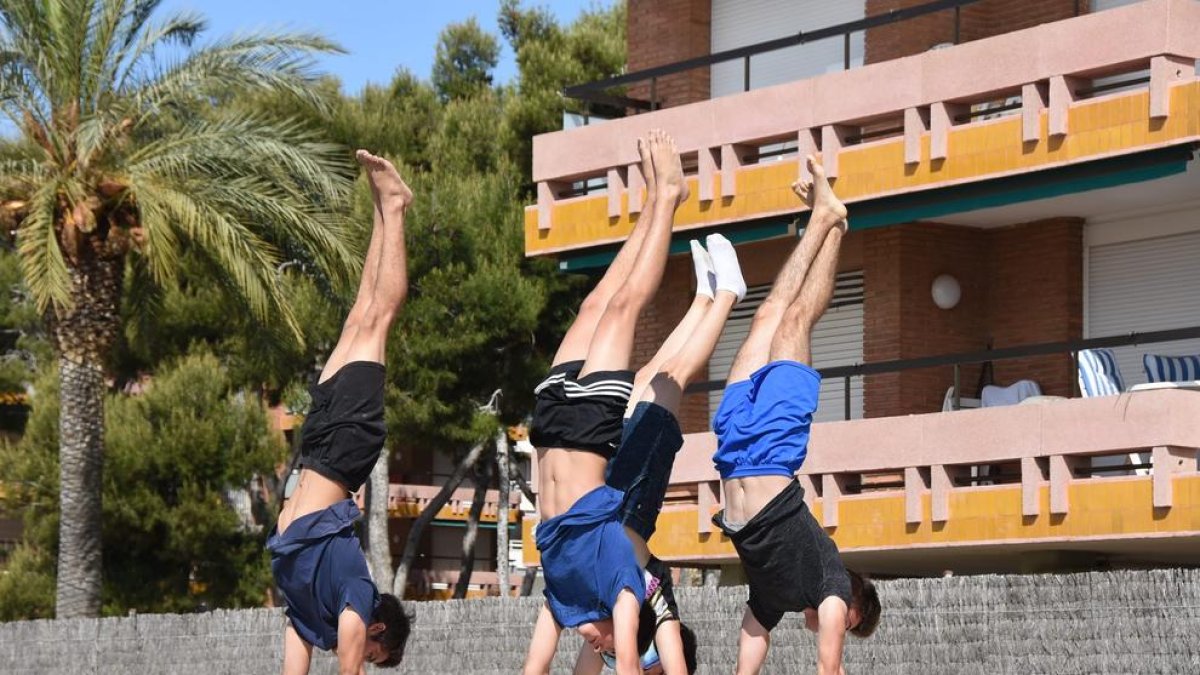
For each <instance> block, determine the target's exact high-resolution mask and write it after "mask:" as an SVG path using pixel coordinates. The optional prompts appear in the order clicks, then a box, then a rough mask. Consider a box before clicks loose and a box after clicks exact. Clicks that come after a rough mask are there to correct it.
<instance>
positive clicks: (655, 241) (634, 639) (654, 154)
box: [525, 132, 744, 674]
mask: <svg viewBox="0 0 1200 675" xmlns="http://www.w3.org/2000/svg"><path fill="white" fill-rule="evenodd" d="M638 149H639V153H640V155H641V159H642V168H643V175H644V176H646V178H647V192H648V199H647V203H646V205H645V208H644V209H643V210H642V212H641V214H640V216H639V219H638V222H637V223H636V224H635V226H634V228H633V231H632V232H631V233H630V236H629V238H628V239H627V240H626V242H625V243H624V245H623V246H622V247H621V250H620V251H619V252H618V254H617V256H616V258H615V259H614V260H613V262H612V264H611V265H610V267H609V269H608V270H607V271H606V273H605V274H604V276H603V278H601V280H600V281H599V282H598V283H597V285H596V287H595V288H594V289H593V290H592V291H591V293H590V294H589V295H588V296H587V298H586V299H585V300H584V302H583V304H582V306H581V307H580V311H579V314H578V316H577V317H576V319H575V322H574V323H573V324H572V326H571V328H570V329H569V330H568V331H567V334H566V335H565V336H564V338H563V341H562V343H561V345H560V346H559V349H558V352H557V353H556V355H555V358H554V362H553V365H552V367H551V370H550V374H549V376H548V377H547V378H546V379H545V380H544V381H543V382H542V384H540V385H539V386H538V387H537V389H536V393H537V401H536V404H535V411H534V418H533V423H532V425H531V435H530V440H531V442H532V443H533V444H534V446H536V447H537V448H538V467H539V494H538V511H539V516H540V520H541V522H540V524H539V525H538V527H537V534H536V541H537V546H538V549H539V551H540V552H541V556H542V568H543V572H544V574H545V579H546V590H545V595H546V603H545V604H544V606H543V608H542V610H541V612H540V614H539V616H538V619H537V623H536V625H535V628H534V633H533V638H532V640H531V642H530V647H529V652H528V654H527V657H526V661H525V672H526V673H546V672H549V668H550V663H551V661H552V660H553V657H554V653H555V650H556V647H557V644H558V637H559V633H560V632H561V630H562V629H563V628H564V627H565V628H576V629H577V630H579V632H580V633H581V634H582V635H583V637H584V639H585V641H586V642H587V643H588V644H589V645H591V646H592V648H593V650H597V651H601V652H607V653H609V654H610V656H611V658H612V660H613V662H614V665H615V667H616V669H617V671H618V672H619V673H630V674H632V673H640V672H642V668H641V665H642V664H641V663H640V662H639V661H640V656H641V655H642V654H643V653H644V652H645V651H646V647H647V646H648V645H639V644H638V637H639V635H638V634H639V623H640V622H639V614H640V613H641V611H642V607H643V606H644V604H645V600H646V599H647V579H646V574H645V569H646V566H647V565H651V567H652V568H653V567H654V566H653V564H652V563H651V562H650V559H649V554H648V550H647V549H646V547H645V540H646V539H648V538H649V536H650V535H651V534H652V533H653V526H654V521H655V518H656V515H657V509H658V508H660V507H661V501H662V493H664V492H665V489H666V486H665V483H666V480H667V479H668V476H669V473H670V462H671V461H672V460H673V458H674V453H675V451H676V450H677V449H678V445H677V444H676V443H677V441H676V440H674V437H676V436H678V424H677V423H676V422H675V421H674V414H673V413H672V411H671V409H669V408H670V406H672V405H674V406H677V405H678V403H677V402H676V403H674V404H672V403H670V396H671V394H670V393H669V392H670V390H671V389H672V387H680V383H681V382H686V378H687V377H689V376H690V374H689V373H688V372H685V371H686V370H687V369H688V367H689V366H686V365H685V364H686V363H690V361H689V358H691V357H690V356H687V355H682V356H681V354H682V348H683V345H682V342H684V341H685V340H684V338H686V335H685V334H683V333H681V332H680V331H676V332H677V333H679V335H674V334H673V337H672V338H668V345H664V350H661V351H660V356H661V358H658V359H657V362H655V361H652V362H651V364H649V365H648V367H647V368H644V369H642V371H640V373H639V374H638V375H636V376H635V374H634V373H633V372H631V371H630V370H629V365H630V359H631V356H632V351H633V344H634V328H635V325H636V323H637V318H638V315H639V314H640V313H641V311H642V309H643V308H644V307H645V306H646V305H647V304H648V303H649V301H650V300H651V299H652V297H653V296H654V294H655V292H656V291H657V289H658V285H659V283H660V281H661V279H662V275H663V271H664V268H665V265H666V258H667V252H668V246H669V243H670V236H671V226H672V221H673V217H674V212H675V209H676V208H677V207H678V205H679V204H680V203H682V202H683V201H685V200H686V199H687V196H688V191H687V186H686V183H685V182H684V178H683V172H682V168H681V166H680V161H679V156H678V153H677V152H675V149H674V144H673V142H672V141H671V140H670V139H669V138H668V137H666V136H665V135H663V134H662V133H660V132H651V134H650V135H649V137H648V138H647V139H645V140H644V141H640V142H639V146H638ZM729 250H730V252H732V247H729ZM733 265H734V268H735V269H736V258H734V260H733ZM705 275H706V284H705V287H707V286H708V284H707V272H705ZM738 277H739V281H740V273H739V274H738ZM743 292H744V291H743ZM726 295H730V296H731V297H732V296H733V294H732V293H721V294H720V296H721V297H720V298H719V300H718V299H712V300H710V299H707V298H704V299H701V300H698V301H697V302H696V303H694V305H693V309H692V310H689V313H688V316H687V317H685V319H684V321H685V323H686V325H687V326H694V329H693V330H691V331H689V332H698V331H699V330H700V325H701V324H703V325H705V326H709V325H711V324H713V323H716V324H717V328H716V334H718V335H719V333H720V325H722V324H723V323H724V317H725V316H727V315H728V308H727V307H726V305H728V306H732V302H733V301H736V298H734V300H729V299H727V298H726V297H725V296H726ZM710 315H711V316H710ZM711 341H712V342H713V343H714V344H715V341H716V337H715V336H714V337H713V338H712V340H711ZM708 351H710V352H711V347H710V348H709V349H708ZM676 356H678V357H679V358H669V357H676ZM704 358H705V360H706V359H707V354H706V355H705V357H704ZM651 366H652V367H653V369H651ZM668 382H673V383H674V384H668ZM635 390H638V391H644V392H645V394H644V395H640V396H639V398H644V399H645V405H637V403H638V399H637V398H633V397H632V394H633V393H634V391H635ZM680 391H682V388H681V387H680ZM631 400H632V401H633V403H634V405H633V409H632V410H631V417H630V419H629V420H628V421H626V420H625V419H624V418H625V412H626V409H627V408H628V407H630V405H631ZM656 400H657V401H659V402H658V403H655V401H656ZM664 402H665V403H666V405H667V407H664V406H663V403H664ZM678 442H681V439H680V440H679V441H678ZM610 460H611V461H610ZM664 469H665V471H664ZM639 516H640V517H639ZM627 531H628V532H631V533H627ZM639 538H640V540H641V545H640V546H638V545H637V544H636V542H637V541H638V539H639ZM668 581H669V578H668ZM661 582H662V580H661V579H656V578H652V579H651V580H650V588H651V591H652V592H651V594H650V595H651V596H653V595H654V593H653V589H654V588H655V586H656V585H660V584H661ZM656 623H657V622H656ZM681 634H682V631H681V630H680V625H679V622H678V621H669V620H668V621H663V622H662V623H661V624H659V625H657V626H656V630H655V631H654V633H653V638H654V641H655V644H656V645H657V650H658V652H659V654H660V656H661V660H662V667H663V668H664V669H665V670H666V671H667V672H671V673H678V672H685V669H686V665H687V664H686V663H685V659H684V657H683V656H682V654H681V652H682V651H683V649H682V647H681V643H682V641H683V639H682V637H681ZM643 641H645V640H644V638H643ZM585 661H586V659H585ZM580 665H581V667H584V668H588V667H592V666H591V665H590V664H589V663H587V662H585V663H582V664H580Z"/></svg>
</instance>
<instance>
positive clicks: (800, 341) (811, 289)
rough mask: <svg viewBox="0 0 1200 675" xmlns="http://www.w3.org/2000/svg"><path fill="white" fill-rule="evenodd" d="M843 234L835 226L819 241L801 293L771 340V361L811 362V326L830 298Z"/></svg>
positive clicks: (835, 277)
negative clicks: (818, 250)
mask: <svg viewBox="0 0 1200 675" xmlns="http://www.w3.org/2000/svg"><path fill="white" fill-rule="evenodd" d="M842 235H843V230H842V228H840V227H835V228H833V229H832V230H830V231H829V234H827V235H826V236H825V243H823V244H821V251H820V252H819V253H817V258H816V260H814V261H813V264H812V269H811V270H810V271H809V273H808V276H807V277H805V279H804V285H803V286H801V287H800V294H799V295H798V296H796V299H795V301H793V302H792V304H791V305H790V306H789V307H788V308H787V311H786V312H784V315H783V323H782V324H780V326H779V330H777V331H775V337H774V338H773V339H772V340H771V360H772V361H779V360H788V361H799V362H800V363H804V364H808V365H812V329H813V326H815V325H816V324H817V320H818V319H820V318H821V315H822V314H824V313H825V310H826V308H828V307H829V301H830V300H832V299H833V289H834V286H835V285H836V283H837V261H838V251H839V250H840V249H841V246H842Z"/></svg>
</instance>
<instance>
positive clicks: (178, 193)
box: [0, 0, 352, 617]
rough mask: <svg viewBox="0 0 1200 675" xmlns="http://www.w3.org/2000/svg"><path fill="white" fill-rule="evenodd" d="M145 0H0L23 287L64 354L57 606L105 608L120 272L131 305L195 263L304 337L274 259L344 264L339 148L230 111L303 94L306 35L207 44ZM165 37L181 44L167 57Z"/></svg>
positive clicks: (4, 184)
mask: <svg viewBox="0 0 1200 675" xmlns="http://www.w3.org/2000/svg"><path fill="white" fill-rule="evenodd" d="M158 6H159V2H157V1H155V0H43V1H35V0H0V22H2V26H3V30H2V31H0V51H3V53H4V54H5V58H4V59H3V61H2V62H0V108H2V109H3V112H4V114H5V115H6V116H7V117H8V118H10V119H11V120H12V121H13V122H14V123H16V125H17V126H18V128H19V130H20V134H21V137H22V139H23V140H24V144H23V145H22V146H21V147H24V148H27V149H28V152H27V153H26V154H25V156H24V157H22V158H14V157H11V156H10V157H9V158H8V159H7V161H4V162H3V163H2V164H0V194H2V196H3V197H4V198H5V199H7V200H8V201H7V203H6V204H7V210H8V211H9V212H11V213H13V214H14V215H15V217H16V219H17V221H18V222H19V227H18V231H17V241H18V254H19V256H20V258H21V264H22V270H23V273H24V278H25V282H26V284H27V286H28V288H29V291H30V293H31V295H32V297H33V298H34V300H35V301H36V303H37V305H38V307H39V308H40V309H41V310H42V311H44V312H46V315H47V317H48V319H49V325H50V328H51V331H50V334H51V337H52V342H53V345H54V348H55V351H56V353H57V355H58V357H59V361H58V363H59V378H60V384H61V391H62V392H63V397H62V402H61V414H60V428H61V435H60V455H59V459H60V462H59V464H60V470H61V488H62V499H61V509H62V512H61V518H60V524H61V527H60V528H59V547H58V552H57V553H58V575H57V597H56V607H57V615H58V616H59V617H71V616H88V615H94V614H96V613H97V612H98V611H99V609H100V590H101V575H100V571H101V568H100V565H101V555H100V552H101V539H100V531H101V527H100V514H101V504H100V495H101V489H100V486H101V476H102V458H103V457H104V452H103V438H104V433H103V422H104V412H103V410H104V407H103V406H104V392H105V380H104V376H105V365H106V361H107V359H108V357H109V356H110V353H111V351H112V348H113V344H114V342H115V340H116V338H117V334H118V332H119V330H120V325H121V324H120V311H121V309H120V306H121V301H122V289H123V285H124V280H125V278H126V275H128V276H129V277H130V278H131V281H130V286H131V287H132V290H133V291H135V292H134V296H133V297H134V298H135V299H136V300H137V302H138V303H140V304H139V306H142V307H153V302H152V301H150V300H148V299H147V297H150V298H152V296H153V293H147V292H146V291H147V290H149V289H154V288H158V287H162V286H170V285H172V284H173V283H174V282H175V281H176V280H177V279H178V269H179V268H178V262H179V260H180V259H181V257H182V256H183V255H184V254H185V253H187V254H193V255H195V256H197V257H198V258H200V259H203V260H204V261H206V263H207V264H208V266H209V269H211V270H212V271H214V272H217V273H218V274H217V275H215V276H217V278H218V279H219V280H220V283H221V284H222V285H223V287H224V288H225V289H226V291H227V292H229V293H231V294H232V295H234V296H236V297H238V298H240V299H241V301H242V302H243V303H244V307H245V309H246V310H247V311H248V313H249V314H251V315H253V316H255V317H256V318H257V319H258V320H260V321H263V322H264V323H265V322H266V321H267V320H269V321H270V322H271V323H272V324H274V325H278V326H281V327H282V330H283V331H284V332H286V333H288V334H290V335H291V337H292V339H296V340H298V339H299V338H300V336H301V334H302V332H301V329H300V327H299V325H298V322H297V319H296V316H295V313H294V312H293V311H292V309H291V305H290V302H289V299H288V298H287V297H286V296H285V295H284V287H283V285H282V284H280V283H279V281H278V279H279V276H278V274H277V272H276V269H277V267H278V266H279V265H280V264H281V263H282V262H284V261H286V260H289V259H292V258H297V257H300V258H303V259H305V260H306V261H308V262H309V263H311V264H312V265H313V266H314V267H315V268H317V269H320V270H323V271H324V272H325V273H326V274H327V275H328V276H329V277H330V278H333V279H340V278H343V277H344V276H345V275H346V272H347V270H348V269H349V265H350V261H351V258H352V255H351V252H350V250H349V248H348V246H347V245H346V244H345V243H344V240H343V239H344V237H343V228H342V226H341V223H340V221H339V219H338V218H337V217H336V216H334V215H332V214H333V213H337V212H339V210H340V208H341V207H342V205H343V203H344V202H345V193H346V186H347V181H346V176H347V175H348V170H347V158H346V155H345V153H343V152H342V151H341V150H340V149H338V148H336V147H335V146H332V145H330V144H327V143H323V142H321V141H320V140H319V139H318V138H317V137H315V136H314V135H312V134H310V133H306V132H305V131H304V129H303V127H302V126H300V125H299V124H296V123H292V122H287V121H278V120H274V119H271V118H269V117H267V116H265V115H245V114H235V113H239V112H240V111H238V110H237V109H236V108H235V107H234V106H214V105H213V102H214V101H221V100H228V99H230V98H232V97H236V96H237V95H238V93H239V92H254V91H268V92H271V91H274V92H287V93H289V94H291V95H293V96H296V97H301V98H309V99H311V98H312V96H311V88H310V87H311V85H313V84H314V82H315V79H314V77H313V75H312V54H313V53H314V52H331V51H336V50H337V49H338V48H337V47H336V46H335V45H333V44H332V43H330V42H328V41H326V40H324V39H322V38H320V37H317V36H313V35H300V34H265V33H264V34H253V35H247V36H242V37H235V38H226V39H221V40H217V41H214V42H211V43H209V44H207V45H203V46H196V45H195V41H196V39H197V38H198V36H200V34H201V33H202V31H203V30H204V28H205V23H204V21H203V20H202V19H201V18H200V17H198V16H196V15H193V14H176V15H173V16H168V17H165V18H162V19H157V12H156V10H157V9H158ZM172 50H173V51H172Z"/></svg>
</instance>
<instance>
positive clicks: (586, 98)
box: [562, 0, 1082, 112]
mask: <svg viewBox="0 0 1200 675" xmlns="http://www.w3.org/2000/svg"><path fill="white" fill-rule="evenodd" d="M977 2H980V0H937V2H929V3H926V4H923V5H917V6H915V7H904V8H901V9H891V10H888V11H887V12H884V13H882V14H877V15H875V16H869V17H866V18H865V19H859V20H858V21H850V22H847V23H840V24H837V25H834V26H828V27H825V28H820V29H817V30H812V31H808V32H804V31H797V32H796V34H795V35H789V36H787V37H782V38H776V39H774V40H766V41H763V42H757V43H755V44H752V45H746V46H745V47H737V48H735V49H727V50H725V51H721V52H715V53H712V54H706V55H704V56H697V57H695V58H691V59H685V60H683V61H677V62H675V63H669V64H666V65H662V66H655V67H653V68H646V69H644V70H638V71H634V72H632V73H626V74H624V75H618V76H616V77H609V78H605V79H603V80H597V81H595V82H588V83H586V84H577V85H573V86H570V87H566V88H564V89H563V90H562V94H563V96H566V97H567V98H573V99H577V100H579V101H583V102H584V103H585V104H587V105H590V104H600V105H604V106H606V107H608V108H614V109H624V108H630V109H633V110H636V111H639V112H641V111H650V110H658V109H659V100H658V78H660V77H665V76H667V75H675V74H678V73H686V72H688V71H690V70H695V69H697V68H707V67H710V66H714V65H717V64H719V63H728V62H730V61H741V62H742V64H743V65H742V91H750V67H751V57H753V56H755V55H758V54H766V53H768V52H773V51H777V50H780V49H787V48H789V47H797V46H800V45H806V44H812V43H814V42H820V41H821V40H830V39H834V38H841V39H842V41H843V44H844V45H845V48H844V50H843V53H844V57H843V61H842V65H843V68H844V69H845V70H850V64H851V58H850V51H851V50H850V42H851V37H852V36H853V35H854V34H855V33H861V32H864V31H868V30H871V29H872V28H878V27H880V26H886V25H888V24H893V23H901V22H904V21H909V20H911V19H915V18H918V17H922V16H925V15H927V14H933V13H935V12H945V11H951V10H952V11H953V12H954V40H953V42H954V44H958V43H959V37H960V33H961V31H960V26H961V22H962V8H963V7H965V6H967V5H973V4H975V3H977ZM1081 10H1082V2H1081V0H1075V16H1079V14H1080V12H1081ZM647 81H648V82H649V83H650V100H649V101H642V100H639V99H635V98H629V97H626V96H620V95H614V94H612V93H609V90H610V89H613V88H616V87H622V86H625V85H630V84H635V83H638V82H647Z"/></svg>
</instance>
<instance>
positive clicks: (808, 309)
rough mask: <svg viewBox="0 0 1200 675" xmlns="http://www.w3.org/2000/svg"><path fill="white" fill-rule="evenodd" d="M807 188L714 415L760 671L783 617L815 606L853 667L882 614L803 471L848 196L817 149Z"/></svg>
mask: <svg viewBox="0 0 1200 675" xmlns="http://www.w3.org/2000/svg"><path fill="white" fill-rule="evenodd" d="M807 161H808V168H809V171H810V172H811V173H812V177H813V179H812V181H811V182H800V181H798V182H797V183H796V184H795V185H793V189H795V191H796V193H797V194H798V195H799V196H800V197H801V198H802V199H803V200H804V201H805V202H806V203H807V204H808V205H809V206H810V207H812V213H811V217H810V219H809V223H808V226H807V227H806V228H805V230H804V235H803V237H802V238H801V239H800V242H799V243H798V244H797V245H796V248H795V249H794V250H793V251H792V253H791V256H790V257H789V258H788V260H787V262H786V263H785V264H784V266H783V268H782V269H781V270H780V272H779V276H778V277H777V278H776V280H775V285H774V286H773V287H772V288H771V292H770V294H769V295H768V296H767V298H766V300H764V301H763V303H762V305H761V306H760V307H759V308H758V310H757V311H756V312H755V314H754V320H753V323H752V324H751V327H750V334H749V335H748V336H747V338H746V341H745V343H743V344H742V346H741V348H740V349H739V351H738V353H737V356H736V357H735V358H734V361H733V366H732V368H731V370H730V372H729V379H728V383H727V386H726V389H725V394H724V396H723V398H722V400H721V405H720V407H719V408H718V409H717V414H716V416H715V417H714V418H713V431H714V432H715V433H716V436H717V452H716V454H715V455H714V456H713V461H714V463H715V464H716V467H717V470H718V472H719V473H720V474H721V482H722V489H723V490H724V491H725V509H724V510H723V511H722V512H720V513H718V514H717V515H716V516H715V517H714V518H713V522H714V523H715V524H716V525H717V526H718V527H720V528H721V530H723V531H724V533H725V534H726V536H728V537H729V538H730V539H731V540H732V541H733V545H734V548H736V549H737V553H738V557H739V558H741V561H742V567H743V568H744V569H745V571H746V577H747V579H748V581H749V586H750V597H749V601H748V603H747V607H746V610H745V613H744V615H743V617H742V628H741V634H740V638H739V642H738V660H737V672H738V673H739V675H747V674H750V673H757V672H759V669H760V668H761V667H762V664H763V662H764V661H765V660H766V656H767V650H768V648H769V646H770V632H771V629H773V628H774V627H775V625H776V624H778V623H779V620H780V619H781V618H782V617H783V615H784V613H785V612H801V611H802V612H803V613H804V619H805V625H806V627H807V628H808V629H809V630H811V631H813V632H815V633H817V636H818V637H817V654H818V662H817V671H818V672H819V673H822V674H826V675H834V674H840V673H842V646H843V641H844V639H845V634H846V633H847V632H850V633H853V634H855V635H857V636H859V637H867V636H869V635H871V633H872V632H874V630H875V627H876V626H877V625H878V623H879V613H880V606H879V597H878V594H877V593H876V591H875V588H874V586H873V585H872V584H871V582H870V581H866V580H864V579H863V578H862V577H861V576H860V575H858V574H856V573H854V572H850V571H848V570H847V569H846V567H845V566H844V565H843V564H842V560H841V557H840V555H839V553H838V549H837V545H836V544H834V542H833V539H831V538H830V537H829V535H828V534H827V533H826V532H825V530H824V529H823V528H822V527H821V526H820V525H819V524H818V523H817V521H816V520H815V519H814V518H813V516H812V513H810V512H809V510H808V507H807V506H806V505H805V503H804V490H803V489H802V488H801V487H800V484H799V483H798V482H797V480H796V476H795V474H796V471H797V470H799V468H800V465H801V464H802V463H803V462H804V458H805V455H806V454H807V451H808V437H809V429H810V426H811V424H812V416H813V413H814V412H816V409H817V393H818V389H819V387H820V384H821V376H820V374H818V373H817V371H815V370H813V368H812V365H811V364H812V331H813V326H815V325H816V323H817V320H818V319H819V318H821V315H822V314H824V313H825V309H826V307H828V306H829V302H830V300H831V299H832V298H833V289H834V281H835V276H836V273H837V260H838V250H839V248H840V246H841V242H842V236H843V235H844V234H845V232H846V228H847V223H846V207H845V206H844V205H843V204H842V203H841V202H840V201H839V200H838V199H837V197H836V196H835V195H834V193H833V190H832V188H831V187H830V185H829V182H828V180H827V179H826V177H825V172H824V170H823V169H822V168H821V165H820V164H819V163H818V161H817V158H815V157H811V156H810V157H809V158H808V160H807Z"/></svg>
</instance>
